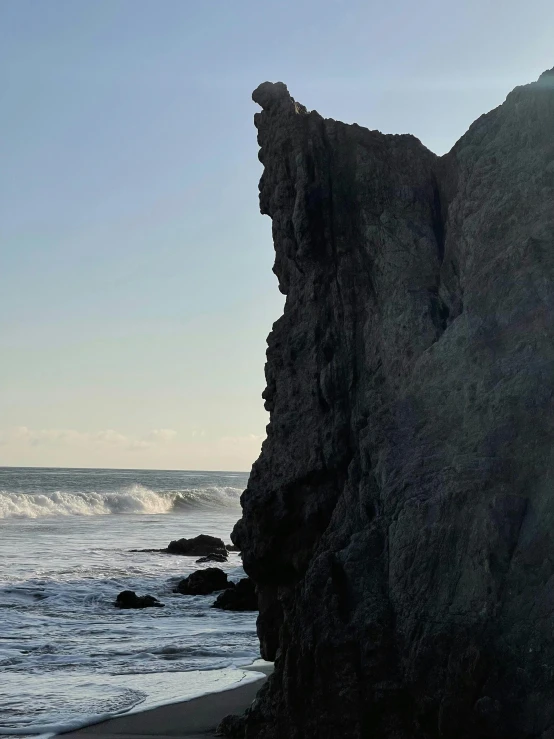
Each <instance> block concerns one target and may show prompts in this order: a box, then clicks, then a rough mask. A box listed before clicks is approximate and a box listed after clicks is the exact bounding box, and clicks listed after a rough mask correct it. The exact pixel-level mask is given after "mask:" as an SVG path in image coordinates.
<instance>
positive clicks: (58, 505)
mask: <svg viewBox="0 0 554 739" xmlns="http://www.w3.org/2000/svg"><path fill="white" fill-rule="evenodd" d="M241 493H242V488H236V487H206V488H196V489H190V490H178V491H163V492H155V491H154V490H150V489H149V488H147V487H144V486H143V485H131V486H130V487H129V488H126V489H124V490H119V491H115V492H66V491H56V492H48V493H21V492H8V491H4V490H0V519H3V518H43V517H46V516H104V515H109V514H118V513H119V514H125V513H127V514H129V513H136V514H141V513H142V514H150V515H153V514H164V513H175V512H179V511H184V510H187V509H191V508H198V507H208V508H211V507H217V508H220V507H221V506H225V507H236V506H238V505H239V498H240V494H241Z"/></svg>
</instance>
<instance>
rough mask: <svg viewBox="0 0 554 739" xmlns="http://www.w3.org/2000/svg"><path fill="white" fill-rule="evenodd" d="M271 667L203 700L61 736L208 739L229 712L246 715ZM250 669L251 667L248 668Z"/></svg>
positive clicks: (256, 668)
mask: <svg viewBox="0 0 554 739" xmlns="http://www.w3.org/2000/svg"><path fill="white" fill-rule="evenodd" d="M272 667H273V666H272V665H271V666H269V665H267V666H253V667H251V668H250V669H251V670H252V671H255V672H263V673H265V674H264V675H263V676H260V678H259V680H256V681H253V682H251V683H247V684H246V685H240V684H239V686H238V687H236V688H230V689H229V690H224V691H222V692H220V693H210V694H208V695H203V696H201V697H200V698H193V699H192V700H188V701H183V702H181V703H172V704H170V705H168V706H160V707H159V708H151V709H148V710H146V711H142V712H140V713H131V714H126V715H123V716H118V717H116V718H112V719H109V720H108V721H103V722H102V723H100V724H94V725H93V726H85V727H84V728H82V729H78V730H77V731H71V732H68V733H66V734H62V735H60V736H61V737H63V739H112V737H113V739H131V738H135V737H136V738H138V737H153V736H156V737H178V736H180V737H186V739H200V738H201V737H202V739H209V738H210V737H213V736H215V730H216V727H217V725H218V724H219V722H220V721H221V719H222V718H224V717H225V716H227V715H229V714H230V713H243V712H244V711H245V710H246V709H247V708H248V706H250V704H251V703H252V701H253V700H254V698H255V697H256V693H257V692H258V690H259V689H260V687H261V686H262V684H263V682H264V680H265V679H266V675H267V674H269V673H270V672H271V669H272ZM247 669H248V668H247Z"/></svg>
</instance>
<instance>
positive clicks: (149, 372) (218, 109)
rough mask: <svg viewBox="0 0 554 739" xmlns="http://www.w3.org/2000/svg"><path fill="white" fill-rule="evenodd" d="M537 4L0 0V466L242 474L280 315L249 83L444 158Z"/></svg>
mask: <svg viewBox="0 0 554 739" xmlns="http://www.w3.org/2000/svg"><path fill="white" fill-rule="evenodd" d="M553 37H554V3H552V2H551V0H528V2H526V3H521V2H520V1H519V0H517V1H516V0H502V1H501V0H490V1H487V0H466V1H465V2H463V3H461V2H460V3H453V2H447V1H445V0H441V1H440V2H439V1H438V0H436V1H435V0H421V1H420V2H419V3H415V4H414V3H412V2H408V0H401V1H399V2H394V1H393V2H388V3H377V2H362V1H361V0H340V1H339V0H295V1H294V2H290V1H289V0H278V1H277V0H275V1H274V2H260V1H259V0H256V1H254V0H234V2H229V0H202V2H200V1H199V0H196V1H195V2H189V0H160V1H159V2H155V1H154V0H49V1H48V2H39V0H4V1H3V2H2V3H0V85H1V89H2V97H1V99H0V116H1V118H0V119H1V121H2V135H1V136H0V161H1V167H2V176H1V179H0V254H1V267H0V295H1V300H2V311H1V313H0V351H1V362H0V465H44V466H92V467H97V466H106V467H148V468H179V469H228V470H246V469H248V468H249V467H250V465H251V463H252V462H253V461H254V459H255V458H256V457H257V455H258V453H259V448H260V444H261V441H262V439H263V438H264V436H265V425H266V423H267V421H268V418H267V414H266V412H265V411H264V409H263V403H262V400H261V398H260V394H261V392H262V390H263V388H264V385H265V383H264V373H263V365H264V361H265V338H266V336H267V334H268V332H269V330H270V328H271V324H272V323H273V321H275V320H276V319H277V318H278V317H279V315H280V313H281V310H282V305H283V296H281V295H280V293H279V292H278V289H277V281H276V278H275V277H274V275H273V274H272V271H271V267H272V264H273V247H272V242H271V224H270V221H269V219H268V218H264V217H262V216H260V215H259V212H258V200H257V193H258V189H257V183H258V179H259V177H260V174H261V165H260V164H259V162H258V160H257V149H258V147H257V144H256V134H255V129H254V127H253V123H252V117H253V114H254V113H255V112H256V110H257V106H255V105H254V104H253V103H252V101H251V92H252V90H253V89H254V88H255V87H256V86H257V85H258V84H259V83H260V82H262V81H264V80H267V79H269V80H272V81H276V80H282V81H284V82H286V84H287V85H288V87H289V90H290V91H291V94H292V95H293V96H294V97H295V98H296V99H297V100H299V101H300V102H302V103H303V104H305V105H306V106H307V107H308V108H309V109H316V110H318V111H319V112H320V113H321V114H322V115H324V116H329V117H333V118H336V119H340V120H343V121H346V122H349V123H351V122H357V123H359V124H360V125H363V126H367V127H369V128H372V129H379V130H382V131H384V132H386V133H405V132H410V133H413V134H415V135H416V136H418V137H419V138H420V139H421V140H422V141H423V143H424V144H425V145H426V146H428V147H429V148H431V149H432V150H434V151H435V152H437V153H444V152H445V151H447V150H449V149H450V148H451V146H452V145H453V144H454V142H455V141H456V140H457V139H458V138H459V137H460V136H461V135H462V134H463V133H464V131H465V130H467V128H468V126H469V125H470V123H471V122H472V121H473V120H474V119H475V118H477V117H478V116H479V115H481V114H482V113H484V112H486V111H488V110H490V109H491V108H493V107H495V106H497V105H499V104H500V103H501V102H502V101H503V100H504V98H505V97H506V95H507V93H508V92H509V91H510V90H511V89H512V88H513V87H514V86H516V85H518V84H524V83H527V82H530V81H532V80H534V79H536V78H537V77H538V76H539V74H540V73H541V72H543V71H544V70H545V69H547V68H551V67H552V66H554V51H553V47H552V38H553Z"/></svg>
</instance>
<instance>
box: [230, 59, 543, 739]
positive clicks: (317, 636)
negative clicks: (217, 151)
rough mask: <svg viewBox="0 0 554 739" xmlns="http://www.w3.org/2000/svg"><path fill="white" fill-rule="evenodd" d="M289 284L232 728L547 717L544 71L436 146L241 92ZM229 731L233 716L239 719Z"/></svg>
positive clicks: (485, 732) (239, 537)
mask: <svg viewBox="0 0 554 739" xmlns="http://www.w3.org/2000/svg"><path fill="white" fill-rule="evenodd" d="M254 100H255V101H256V102H257V103H258V104H259V105H260V106H261V107H262V112H260V113H257V114H256V116H255V124H256V127H257V129H258V142H259V144H260V146H261V149H260V154H259V157H260V160H261V162H262V163H263V165H264V172H263V176H262V179H261V182H260V206H261V211H262V213H265V214H267V215H269V216H270V217H271V219H272V222H273V238H274V243H275V251H276V258H275V267H274V271H275V273H276V275H277V277H278V279H279V286H280V289H281V290H282V292H283V293H285V294H286V296H287V297H286V304H285V309H284V314H283V316H282V317H281V318H280V319H279V320H278V321H277V322H276V323H275V324H274V326H273V330H272V332H271V334H270V336H269V339H268V350H267V365H266V377H267V388H266V390H265V392H264V398H265V403H266V408H267V409H268V410H269V411H270V414H271V418H270V424H269V427H268V436H267V439H266V441H265V442H264V445H263V447H262V453H261V456H260V458H259V459H258V461H257V462H256V463H255V464H254V467H253V469H252V472H251V475H250V480H249V483H248V488H247V490H246V491H245V493H244V495H243V497H242V506H243V518H242V520H241V521H240V522H239V523H238V524H237V526H236V528H235V530H234V533H233V536H232V539H233V542H234V543H235V544H236V545H237V546H238V547H239V548H240V550H241V552H242V555H243V562H244V568H245V570H246V572H247V574H248V575H250V576H251V577H252V578H253V580H254V581H255V583H256V585H257V589H258V598H259V604H260V616H259V621H258V632H259V637H260V643H261V650H262V656H263V657H264V658H265V659H269V660H275V662H276V669H275V672H274V674H273V675H272V676H271V677H270V678H269V680H268V681H267V683H266V684H265V686H264V688H263V689H262V692H261V693H260V695H259V698H258V700H257V701H256V704H255V706H254V707H253V708H252V709H251V711H250V712H249V714H248V717H247V719H246V721H245V723H244V732H245V736H246V737H248V739H252V738H254V737H255V738H256V739H277V737H283V736H287V737H290V738H291V739H300V737H302V738H306V739H316V737H317V739H337V738H338V737H352V738H356V739H361V738H363V737H374V738H375V739H435V738H438V737H445V738H447V739H531V738H532V737H533V739H539V738H540V739H552V737H554V692H553V690H552V685H553V667H552V666H553V665H554V636H553V631H552V617H553V611H554V538H553V534H552V531H553V527H554V321H553V318H554V74H553V73H552V72H551V73H545V75H543V76H542V77H541V78H540V80H539V81H538V82H536V83H533V84H530V85H527V86H524V87H518V88H516V89H515V90H514V91H513V92H512V93H510V95H509V96H508V98H507V99H506V101H505V103H504V104H503V105H502V106H500V107H499V108H497V109H495V110H493V111H492V112H490V113H488V114H487V115H484V116H482V117H481V118H479V119H478V120H477V121H476V122H475V123H474V124H473V125H472V126H471V128H470V129H469V131H468V132H467V133H466V134H465V135H464V136H463V138H462V139H461V140H460V141H459V142H458V143H457V144H456V145H455V146H454V148H453V149H452V151H451V152H450V153H449V154H447V155H446V156H444V157H442V158H438V157H436V156H435V155H434V154H432V153H431V152H430V151H428V150H427V149H426V148H425V147H424V146H423V145H422V144H421V143H420V142H419V141H418V140H417V139H416V138H414V137H413V136H408V135H401V136H397V135H394V136H392V135H383V134H381V133H379V132H377V131H369V130H366V129H363V128H361V127H359V126H357V125H345V124H343V123H339V122H337V121H334V120H325V119H323V118H322V117H321V116H320V115H318V114H317V113H316V112H307V110H306V109H305V108H304V107H303V106H301V105H299V104H298V103H296V102H295V101H294V100H293V99H292V98H291V97H290V95H289V93H288V91H287V89H286V87H285V86H284V85H283V84H281V83H277V84H269V83H266V84H264V85H262V86H261V87H259V88H258V89H257V90H256V92H255V93H254ZM235 730H236V725H235Z"/></svg>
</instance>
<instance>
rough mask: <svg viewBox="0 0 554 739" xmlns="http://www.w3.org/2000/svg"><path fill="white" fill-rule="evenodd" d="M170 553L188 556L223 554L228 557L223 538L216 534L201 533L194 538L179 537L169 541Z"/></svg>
mask: <svg viewBox="0 0 554 739" xmlns="http://www.w3.org/2000/svg"><path fill="white" fill-rule="evenodd" d="M167 552H168V554H181V555H184V556H188V557H204V556H206V555H208V554H221V555H222V556H223V557H225V559H227V557H228V553H227V549H226V548H225V544H224V542H223V540H222V539H218V538H217V537H216V536H207V535H206V534H200V536H195V537H194V538H193V539H177V540H175V541H172V542H170V543H169V546H168V547H167Z"/></svg>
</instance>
